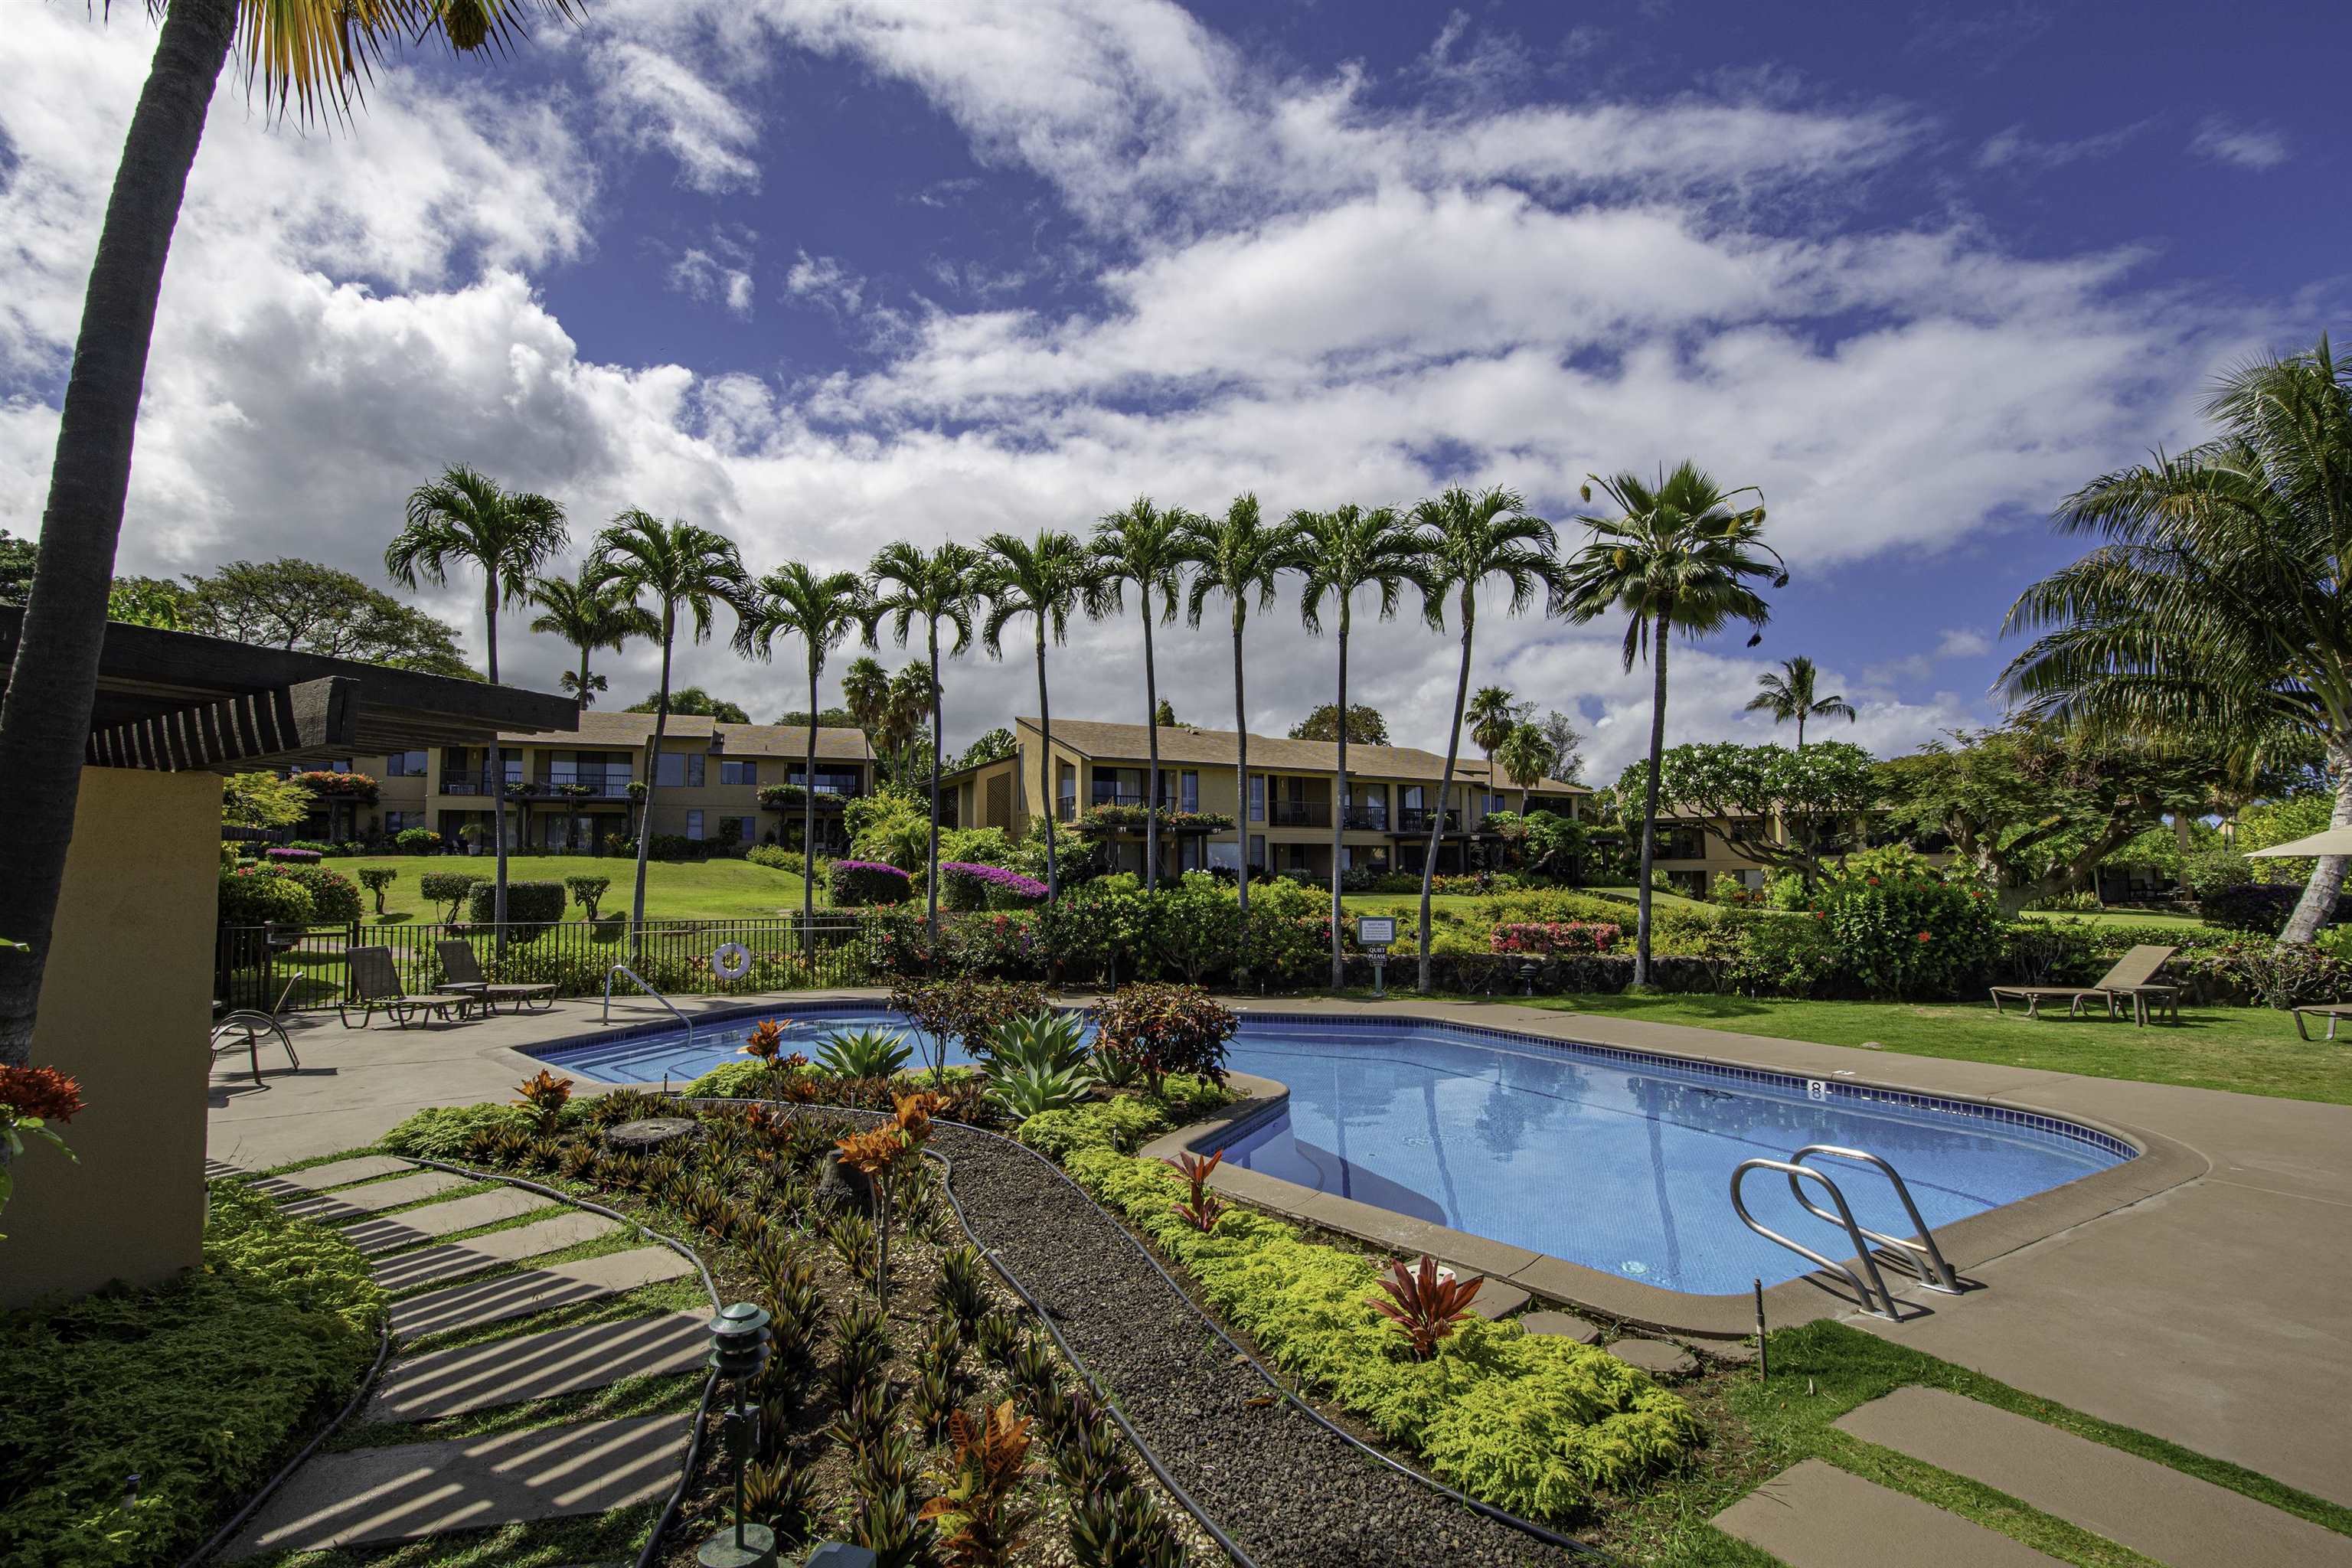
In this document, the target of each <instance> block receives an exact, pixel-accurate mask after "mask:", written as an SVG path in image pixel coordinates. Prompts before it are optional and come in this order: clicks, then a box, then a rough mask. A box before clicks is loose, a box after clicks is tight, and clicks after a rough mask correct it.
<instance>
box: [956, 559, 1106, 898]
mask: <svg viewBox="0 0 2352 1568" xmlns="http://www.w3.org/2000/svg"><path fill="white" fill-rule="evenodd" d="M981 551H982V560H981V568H980V576H979V585H980V595H981V597H982V599H984V600H986V601H987V603H988V618H987V619H986V620H985V621H984V622H982V625H981V632H980V641H981V646H982V647H985V648H986V649H987V650H988V656H989V658H1003V657H1004V628H1005V627H1006V626H1010V625H1011V624H1012V623H1013V621H1014V620H1015V619H1017V618H1018V617H1020V616H1029V617H1031V618H1032V619H1034V621H1035V622H1036V623H1037V725H1038V732H1039V736H1040V741H1039V743H1040V745H1041V746H1042V747H1043V748H1044V753H1045V754H1044V755H1043V757H1042V758H1041V759H1040V760H1039V767H1040V768H1041V770H1042V771H1043V773H1044V776H1045V897H1046V899H1047V900H1048V901H1050V900H1054V899H1055V898H1057V897H1059V896H1060V891H1061V881H1060V877H1061V869H1060V861H1059V859H1058V858H1057V855H1058V852H1057V850H1056V849H1055V842H1054V816H1055V810H1056V808H1057V806H1058V805H1059V795H1060V792H1059V791H1058V790H1057V789H1056V788H1055V785H1056V784H1058V783H1059V782H1060V781H1059V780H1058V779H1056V778H1055V762H1054V710H1053V708H1052V706H1051V704H1050V703H1049V702H1048V700H1047V697H1046V691H1045V638H1046V637H1047V636H1048V635H1049V634H1050V635H1051V636H1052V637H1053V639H1054V640H1055V642H1057V643H1059V642H1064V641H1066V640H1068V637H1069V634H1070V616H1072V615H1074V614H1083V615H1087V616H1094V615H1097V614H1099V613H1100V610H1101V607H1102V574H1101V568H1100V567H1099V566H1098V565H1097V563H1096V561H1095V557H1094V555H1093V553H1092V552H1089V551H1088V550H1087V547H1086V545H1084V544H1083V543H1081V542H1079V541H1078V539H1077V537H1076V535H1074V534H1068V533H1062V532H1058V531H1055V530H1053V529H1041V530H1039V531H1038V532H1037V533H1036V534H1035V535H1034V537H1032V538H1028V539H1024V538H1022V537H1021V536H1020V535H1019V534H1014V533H992V534H990V535H989V536H988V537H987V538H986V539H984V540H982V541H981Z"/></svg>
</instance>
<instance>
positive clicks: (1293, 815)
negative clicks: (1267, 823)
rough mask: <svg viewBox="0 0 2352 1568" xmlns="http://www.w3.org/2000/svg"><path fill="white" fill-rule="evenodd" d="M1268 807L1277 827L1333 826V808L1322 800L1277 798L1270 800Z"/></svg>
mask: <svg viewBox="0 0 2352 1568" xmlns="http://www.w3.org/2000/svg"><path fill="white" fill-rule="evenodd" d="M1266 809H1267V812H1268V814H1269V815H1270V816H1271V817H1272V819H1273V822H1274V826H1276V827H1328V826H1331V808H1330V807H1329V806H1328V805H1324V804H1323V803H1322V802H1320V801H1314V800H1277V801H1272V802H1269V803H1268V805H1267V807H1266Z"/></svg>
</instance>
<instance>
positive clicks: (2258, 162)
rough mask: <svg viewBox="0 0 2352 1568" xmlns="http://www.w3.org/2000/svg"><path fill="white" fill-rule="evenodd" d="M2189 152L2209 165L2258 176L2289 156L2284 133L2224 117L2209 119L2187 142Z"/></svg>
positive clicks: (2210, 116) (2213, 116) (2210, 117)
mask: <svg viewBox="0 0 2352 1568" xmlns="http://www.w3.org/2000/svg"><path fill="white" fill-rule="evenodd" d="M2189 152H2190V153H2193V154H2195V155H2196V156H2198V157H2200V158H2203V159H2205V160H2206V161H2207V162H2209V163H2229V164H2232V165H2234V166H2236V167H2238V168H2241V169H2252V170H2255V171H2256V172H2258V173H2259V172H2261V171H2263V170H2268V169H2275V168H2277V167H2278V166H2279V165H2280V164H2281V163H2285V162H2286V161H2287V158H2288V157H2289V156H2290V154H2289V153H2288V150H2287V141H2286V137H2285V135H2284V133H2283V132H2278V131H2274V130H2272V129H2271V128H2269V127H2267V126H2261V125H2240V124H2238V123H2237V122H2236V121H2232V120H2231V119H2229V118H2228V117H2227V116H2225V115H2220V114H2215V115H2209V116H2208V117H2207V118H2206V119H2205V121H2203V122H2202V123H2200V125H2199V126H2198V127H2197V134H2196V135H2194V136H2192V137H2190V138H2189Z"/></svg>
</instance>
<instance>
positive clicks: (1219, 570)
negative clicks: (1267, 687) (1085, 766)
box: [1181, 495, 1299, 918]
mask: <svg viewBox="0 0 2352 1568" xmlns="http://www.w3.org/2000/svg"><path fill="white" fill-rule="evenodd" d="M1181 548H1182V550H1183V552H1184V556H1185V559H1186V560H1187V561H1188V562H1190V563H1191V564H1192V588H1191V590H1190V591H1189V592H1188V593H1187V594H1186V595H1185V598H1184V618H1185V622H1186V624H1187V625H1190V626H1199V625H1200V624H1201V613H1202V610H1204V609H1205V608H1207V606H1208V603H1209V595H1211V594H1223V595H1224V597H1225V605H1226V610H1227V613H1228V615H1229V616H1230V621H1231V625H1232V626H1233V633H1234V745H1235V748H1236V749H1235V751H1234V837H1235V838H1236V839H1237V840H1239V848H1240V854H1239V855H1238V856H1237V857H1236V858H1238V859H1239V860H1240V862H1241V864H1240V866H1239V867H1238V868H1236V869H1237V870H1238V871H1239V873H1240V880H1239V881H1238V883H1237V884H1236V897H1237V898H1238V900H1239V901H1240V904H1241V912H1242V914H1243V916H1244V918H1246V917H1247V915H1248V914H1249V700H1248V697H1247V688H1246V685H1245V683H1244V670H1243V668H1242V634H1243V633H1244V631H1246V630H1247V629H1248V627H1249V610H1250V600H1251V599H1252V598H1253V597H1255V599H1256V600H1257V607H1258V608H1259V609H1261V610H1270V609H1272V608H1274V595H1275V588H1276V580H1277V579H1278V578H1279V577H1280V576H1281V575H1282V574H1283V573H1285V572H1288V571H1291V570H1293V569H1294V568H1296V567H1297V565H1298V564H1299V562H1298V538H1297V533H1296V531H1293V530H1291V529H1289V528H1284V527H1270V526H1268V525H1267V523H1266V522H1265V519H1264V518H1263V517H1262V516H1260V515H1259V512H1258V505H1257V497H1255V495H1239V496H1235V497H1234V502H1233V504H1232V505H1231V506H1229V507H1227V508H1226V509H1225V515H1224V516H1223V518H1222V519H1211V518H1196V519H1194V520H1193V521H1192V522H1191V523H1190V524H1189V525H1188V526H1187V527H1186V528H1185V530H1184V533H1183V543H1182V546H1181Z"/></svg>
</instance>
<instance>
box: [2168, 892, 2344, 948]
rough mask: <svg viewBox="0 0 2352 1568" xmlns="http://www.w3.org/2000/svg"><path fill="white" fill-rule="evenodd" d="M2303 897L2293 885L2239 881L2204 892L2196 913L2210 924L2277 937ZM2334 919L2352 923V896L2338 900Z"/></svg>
mask: <svg viewBox="0 0 2352 1568" xmlns="http://www.w3.org/2000/svg"><path fill="white" fill-rule="evenodd" d="M2302 898H2303V889H2301V888H2299V887H2296V886H2294V885H2292V884H2287V883H2280V882H2240V883H2238V884H2236V885H2235V886H2233V887H2222V888H2215V889H2211V890H2210V891H2208V892H2206V893H2204V894H2203V895H2202V896H2200V898H2199V899H2198V900H2197V912H2198V913H2199V914H2200V915H2202V916H2203V917H2204V918H2205V923H2206V924H2207V925H2216V926H2221V927H2224V928H2226V929H2227V930H2230V931H2254V932H2257V933H2259V934H2261V935H2263V936H2276V935H2278V933H2279V932H2280V931H2284V929H2286V918H2287V916H2289V915H2291V914H2293V913H2294V906H2295V904H2296V903H2297V902H2298V901H2300V900H2301V899H2302ZM2334 918H2335V920H2336V921H2337V922H2338V923H2346V922H2352V894H2346V895H2343V896H2341V897H2339V898H2337V899H2336V914H2335V917H2334Z"/></svg>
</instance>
